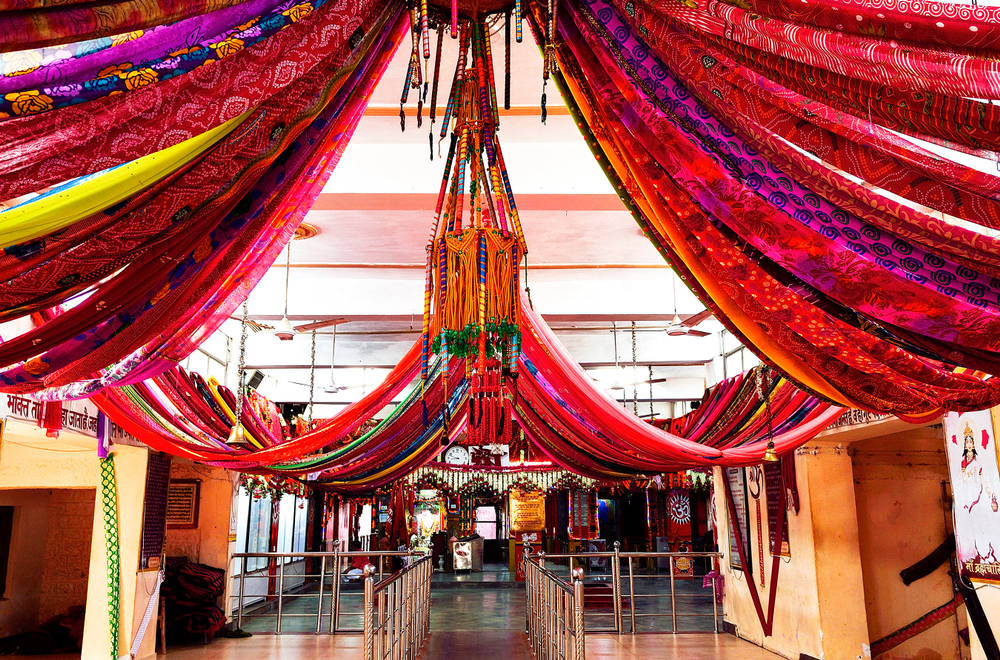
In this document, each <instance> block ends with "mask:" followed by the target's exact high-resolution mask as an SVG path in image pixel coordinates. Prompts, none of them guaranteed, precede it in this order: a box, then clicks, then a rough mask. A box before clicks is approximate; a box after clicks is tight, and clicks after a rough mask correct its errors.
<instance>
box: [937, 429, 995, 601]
mask: <svg viewBox="0 0 1000 660" xmlns="http://www.w3.org/2000/svg"><path fill="white" fill-rule="evenodd" d="M944 431H945V445H946V453H947V454H948V467H949V472H950V475H951V487H952V492H953V495H954V497H953V499H954V520H955V545H956V554H957V556H958V565H959V569H960V570H961V571H962V573H963V574H964V575H966V576H968V577H969V579H972V580H978V581H980V582H995V583H1000V503H998V500H1000V468H998V463H1000V455H998V453H997V441H996V433H995V429H994V425H993V416H992V414H991V413H990V411H989V410H982V411H978V412H969V413H948V414H946V415H945V417H944Z"/></svg>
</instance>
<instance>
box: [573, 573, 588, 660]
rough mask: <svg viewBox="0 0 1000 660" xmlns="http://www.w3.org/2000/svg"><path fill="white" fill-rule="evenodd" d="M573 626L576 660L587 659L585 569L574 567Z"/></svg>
mask: <svg viewBox="0 0 1000 660" xmlns="http://www.w3.org/2000/svg"><path fill="white" fill-rule="evenodd" d="M573 627H574V628H575V629H576V630H575V631H574V638H575V644H576V654H575V660H586V657H587V646H586V644H587V642H586V635H585V634H584V632H583V569H582V568H579V567H577V568H575V569H573Z"/></svg>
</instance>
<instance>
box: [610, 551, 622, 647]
mask: <svg viewBox="0 0 1000 660" xmlns="http://www.w3.org/2000/svg"><path fill="white" fill-rule="evenodd" d="M620 546H621V543H619V542H618V541H615V544H614V548H615V556H614V557H612V558H611V560H612V561H613V562H614V563H613V564H612V565H611V591H612V594H613V597H614V599H615V632H616V633H618V634H619V635H621V634H622V565H621V553H620V552H619V548H620Z"/></svg>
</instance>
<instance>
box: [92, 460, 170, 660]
mask: <svg viewBox="0 0 1000 660" xmlns="http://www.w3.org/2000/svg"><path fill="white" fill-rule="evenodd" d="M147 452H148V450H147V449H145V448H140V447H131V446H127V445H116V446H115V448H114V453H113V457H114V463H115V478H116V482H117V491H118V539H119V555H120V559H121V583H120V593H119V611H118V616H119V633H118V640H117V643H116V647H117V648H115V649H114V652H113V653H112V648H111V633H110V624H109V621H108V618H109V617H108V575H107V561H108V551H107V545H106V540H105V539H106V537H105V530H104V506H103V498H102V496H101V480H100V465H99V464H97V462H96V461H95V463H94V470H96V471H97V472H98V477H97V484H98V485H97V503H96V506H95V508H94V528H93V539H92V541H91V548H90V571H89V576H88V585H87V617H86V620H85V621H84V628H83V649H82V652H81V655H80V658H81V660H110V659H111V658H121V657H122V656H124V657H125V658H128V654H129V647H130V646H131V644H132V639H133V635H134V631H135V630H136V629H137V628H138V624H139V620H141V618H142V615H143V613H144V611H145V608H146V604H147V602H148V599H149V597H148V595H147V593H148V592H147V589H148V590H149V591H150V592H151V591H152V587H153V585H154V584H155V577H153V576H155V572H149V571H147V572H143V573H141V574H140V572H139V544H140V543H141V542H142V518H143V503H144V500H145V493H146V465H147ZM140 579H142V582H143V583H142V584H140V583H139V580H140ZM155 616H156V612H155V609H154V613H153V617H154V618H153V621H152V622H151V623H150V628H149V629H148V630H147V631H146V636H145V638H144V640H143V644H142V646H141V647H140V649H139V653H138V654H137V655H136V658H137V660H142V659H143V658H148V657H150V656H153V655H154V650H153V646H154V642H155V639H156V635H155V626H154V624H155Z"/></svg>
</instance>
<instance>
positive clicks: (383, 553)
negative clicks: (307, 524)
mask: <svg viewBox="0 0 1000 660" xmlns="http://www.w3.org/2000/svg"><path fill="white" fill-rule="evenodd" d="M421 554H423V553H421V552H414V551H412V550H370V551H366V550H334V551H333V552H234V553H233V554H232V558H233V559H243V558H250V557H275V558H277V557H303V558H306V559H310V558H314V557H315V558H317V559H318V558H320V557H413V556H416V555H421Z"/></svg>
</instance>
